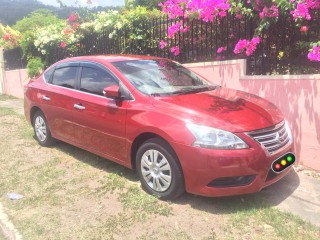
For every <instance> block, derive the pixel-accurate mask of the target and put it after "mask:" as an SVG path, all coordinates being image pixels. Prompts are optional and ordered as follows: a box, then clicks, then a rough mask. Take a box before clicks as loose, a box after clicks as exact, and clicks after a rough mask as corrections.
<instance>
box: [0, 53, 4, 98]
mask: <svg viewBox="0 0 320 240" xmlns="http://www.w3.org/2000/svg"><path fill="white" fill-rule="evenodd" d="M3 51H4V49H3V48H0V94H5V88H4V78H5V76H4V58H3Z"/></svg>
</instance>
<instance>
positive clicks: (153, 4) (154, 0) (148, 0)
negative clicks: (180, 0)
mask: <svg viewBox="0 0 320 240" xmlns="http://www.w3.org/2000/svg"><path fill="white" fill-rule="evenodd" d="M127 1H128V0H127ZM129 2H130V0H129ZM131 2H132V6H133V7H137V6H142V7H146V8H147V9H153V8H158V9H159V8H160V7H159V3H160V2H162V0H132V1H131Z"/></svg>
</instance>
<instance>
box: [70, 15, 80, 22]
mask: <svg viewBox="0 0 320 240" xmlns="http://www.w3.org/2000/svg"><path fill="white" fill-rule="evenodd" d="M78 18H79V17H78V14H76V13H72V14H71V15H70V16H69V18H68V22H75V21H77V20H78Z"/></svg>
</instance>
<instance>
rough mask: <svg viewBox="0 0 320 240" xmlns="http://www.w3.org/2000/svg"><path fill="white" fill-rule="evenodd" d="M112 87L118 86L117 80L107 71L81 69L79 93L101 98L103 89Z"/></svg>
mask: <svg viewBox="0 0 320 240" xmlns="http://www.w3.org/2000/svg"><path fill="white" fill-rule="evenodd" d="M112 85H119V83H118V80H116V79H115V78H114V77H113V76H112V75H111V74H110V73H108V72H107V71H102V70H99V69H95V68H89V67H83V68H82V72H81V82H80V91H83V92H87V93H91V94H96V95H100V96H103V89H104V88H106V87H109V86H112Z"/></svg>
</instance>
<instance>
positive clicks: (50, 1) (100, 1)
mask: <svg viewBox="0 0 320 240" xmlns="http://www.w3.org/2000/svg"><path fill="white" fill-rule="evenodd" d="M38 1H39V2H42V3H44V4H46V5H52V6H56V7H58V6H59V4H58V2H57V0H38ZM62 2H63V3H64V4H66V5H68V6H71V5H73V6H79V5H81V6H92V7H96V6H123V5H124V0H91V2H92V4H90V5H88V4H87V0H62ZM77 3H78V4H77Z"/></svg>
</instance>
